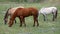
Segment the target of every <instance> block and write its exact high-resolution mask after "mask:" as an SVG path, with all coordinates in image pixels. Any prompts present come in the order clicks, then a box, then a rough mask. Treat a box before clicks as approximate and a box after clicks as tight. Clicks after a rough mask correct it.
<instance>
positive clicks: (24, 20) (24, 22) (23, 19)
mask: <svg viewBox="0 0 60 34" xmlns="http://www.w3.org/2000/svg"><path fill="white" fill-rule="evenodd" d="M23 23H24V26H25V27H26V24H25V19H24V18H23Z"/></svg>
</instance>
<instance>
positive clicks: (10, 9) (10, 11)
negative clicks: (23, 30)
mask: <svg viewBox="0 0 60 34" xmlns="http://www.w3.org/2000/svg"><path fill="white" fill-rule="evenodd" d="M17 8H24V7H23V6H19V7H14V8H9V9H8V10H7V12H6V14H5V16H4V23H5V24H6V23H7V22H8V16H10V17H11V15H12V14H13V13H14V12H15V10H16V9H17ZM15 23H16V20H15Z"/></svg>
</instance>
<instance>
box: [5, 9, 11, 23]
mask: <svg viewBox="0 0 60 34" xmlns="http://www.w3.org/2000/svg"><path fill="white" fill-rule="evenodd" d="M9 9H11V8H9ZM9 9H8V10H7V12H6V13H5V16H4V21H5V24H6V22H7V20H6V19H7V18H8V11H9Z"/></svg>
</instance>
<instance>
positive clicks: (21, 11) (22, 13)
mask: <svg viewBox="0 0 60 34" xmlns="http://www.w3.org/2000/svg"><path fill="white" fill-rule="evenodd" d="M28 16H33V17H34V25H33V26H35V23H37V26H39V23H38V10H37V9H36V8H32V7H30V8H18V9H16V11H15V12H14V14H13V15H12V16H11V18H10V21H9V27H11V26H12V25H13V21H14V20H15V18H16V17H18V18H19V19H20V27H21V26H22V24H24V26H26V24H25V17H28Z"/></svg>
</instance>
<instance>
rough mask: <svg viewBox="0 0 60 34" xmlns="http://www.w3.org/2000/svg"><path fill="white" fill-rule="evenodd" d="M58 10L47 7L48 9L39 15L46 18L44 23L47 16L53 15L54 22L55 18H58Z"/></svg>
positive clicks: (42, 10)
mask: <svg viewBox="0 0 60 34" xmlns="http://www.w3.org/2000/svg"><path fill="white" fill-rule="evenodd" d="M57 12H58V10H57V8H56V7H46V8H42V9H41V10H39V15H40V14H43V16H44V21H45V20H46V15H48V14H51V13H52V14H53V21H54V20H55V18H57Z"/></svg>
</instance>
